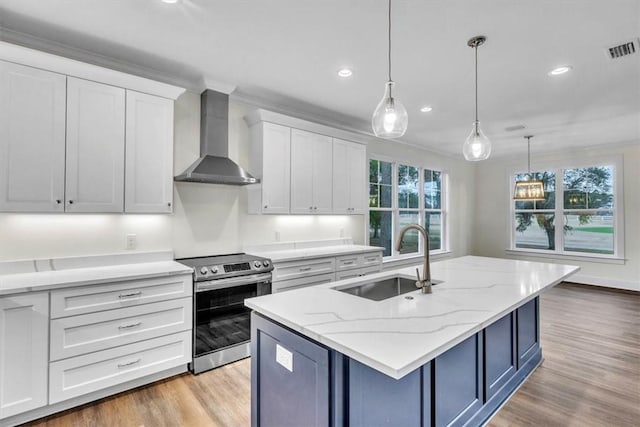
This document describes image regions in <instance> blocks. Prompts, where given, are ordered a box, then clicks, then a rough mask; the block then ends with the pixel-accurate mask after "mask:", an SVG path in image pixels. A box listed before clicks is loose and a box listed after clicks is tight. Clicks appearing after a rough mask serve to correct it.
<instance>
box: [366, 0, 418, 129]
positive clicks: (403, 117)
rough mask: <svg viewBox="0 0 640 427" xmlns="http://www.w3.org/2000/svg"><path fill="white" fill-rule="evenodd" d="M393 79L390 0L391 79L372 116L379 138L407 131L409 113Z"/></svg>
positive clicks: (373, 126)
mask: <svg viewBox="0 0 640 427" xmlns="http://www.w3.org/2000/svg"><path fill="white" fill-rule="evenodd" d="M394 85H395V83H394V82H393V80H391V0H389V81H387V83H385V87H384V96H383V97H382V100H381V101H380V103H378V106H377V107H376V110H375V111H374V112H373V116H372V117H371V127H372V128H373V133H374V134H375V135H376V136H377V137H379V138H389V139H391V138H400V137H401V136H402V135H404V133H405V132H406V131H407V125H408V124H409V115H408V114H407V109H406V108H404V105H402V103H401V102H400V101H398V100H397V99H396V98H394V97H393V86H394Z"/></svg>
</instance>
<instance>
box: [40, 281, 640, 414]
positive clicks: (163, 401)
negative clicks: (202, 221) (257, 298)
mask: <svg viewBox="0 0 640 427" xmlns="http://www.w3.org/2000/svg"><path fill="white" fill-rule="evenodd" d="M540 309H541V315H540V317H541V341H542V350H543V356H544V362H543V363H542V365H541V366H540V367H539V368H538V369H536V370H535V371H534V372H533V374H532V375H531V377H530V378H529V379H528V380H527V381H526V382H525V383H524V385H523V386H522V387H521V388H520V389H519V390H518V391H517V392H516V394H515V395H513V396H512V397H511V399H510V400H509V401H508V402H507V404H506V405H505V406H504V407H503V408H502V409H501V410H500V411H499V412H498V413H497V414H496V415H495V416H494V418H493V419H492V420H491V421H490V422H489V423H488V426H492V427H502V426H550V427H552V426H580V427H582V426H620V427H622V426H639V425H640V294H638V293H632V292H622V291H613V290H608V289H604V288H595V287H590V286H582V285H573V284H562V285H559V286H557V287H555V288H554V289H552V290H550V291H549V292H546V293H545V294H543V295H542V296H541V304H540ZM250 369H251V366H250V362H249V359H246V360H243V361H240V362H237V363H234V364H231V365H227V366H224V367H222V368H219V369H216V370H214V371H209V372H206V373H204V374H200V375H198V376H193V375H190V374H185V375H180V376H178V377H174V378H171V379H169V380H165V381H162V382H159V383H155V384H153V385H151V386H147V387H142V388H139V389H136V390H132V391H129V392H126V393H122V394H119V395H117V396H114V397H111V398H107V399H103V400H101V401H99V402H96V403H93V404H90V405H86V406H84V407H80V408H77V409H73V410H70V411H67V412H64V413H62V414H59V415H56V416H52V417H49V418H46V419H42V420H39V421H36V422H33V423H30V424H28V425H29V426H31V427H36V426H37V427H45V426H47V427H54V426H55V427H62V426H64V427H68V426H80V427H85V426H86V427H89V426H90V427H113V426H118V427H129V426H131V427H138V426H148V427H151V426H153V427H156V426H172V427H174V426H197V427H200V426H202V427H206V426H225V427H226V426H230V427H236V426H237V427H242V426H248V425H249V424H250V386H251V384H250V383H251V381H250V374H251V373H250Z"/></svg>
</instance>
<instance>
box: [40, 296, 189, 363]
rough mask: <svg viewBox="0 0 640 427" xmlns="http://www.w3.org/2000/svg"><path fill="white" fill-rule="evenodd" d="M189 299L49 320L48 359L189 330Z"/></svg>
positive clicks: (56, 358) (61, 357)
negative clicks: (49, 347) (49, 342)
mask: <svg viewBox="0 0 640 427" xmlns="http://www.w3.org/2000/svg"><path fill="white" fill-rule="evenodd" d="M191 318H192V306H191V298H190V297H189V298H181V299H176V300H170V301H161V302H156V303H153V304H145V305H138V306H134V307H127V308H119V309H117V310H109V311H105V312H98V313H90V314H83V315H80V316H73V317H63V318H60V319H54V320H52V321H51V360H52V361H54V360H59V359H66V358H68V357H73V356H79V355H81V354H86V353H91V352H94V351H99V350H105V349H107V348H111V347H115V346H120V345H125V344H131V343H133V342H136V341H141V340H146V339H149V338H155V337H158V336H162V335H168V334H172V333H176V332H181V331H186V330H189V329H191V323H192V322H191Z"/></svg>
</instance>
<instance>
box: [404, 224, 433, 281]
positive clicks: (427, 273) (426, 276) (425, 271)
mask: <svg viewBox="0 0 640 427" xmlns="http://www.w3.org/2000/svg"><path fill="white" fill-rule="evenodd" d="M409 230H417V231H418V232H419V233H420V234H422V237H424V265H423V266H422V279H421V278H420V271H419V270H418V269H417V268H416V275H417V276H418V280H417V281H416V287H417V288H422V293H423V294H430V293H431V264H430V261H429V234H428V233H427V230H425V229H424V227H422V226H420V225H418V224H409V225H407V226H406V227H404V228H403V229H402V230H400V235H399V236H398V241H397V242H396V250H397V251H398V252H400V249H402V239H403V238H404V235H405V233H406V232H407V231H409Z"/></svg>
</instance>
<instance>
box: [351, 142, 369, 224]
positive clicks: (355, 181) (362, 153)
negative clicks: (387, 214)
mask: <svg viewBox="0 0 640 427" xmlns="http://www.w3.org/2000/svg"><path fill="white" fill-rule="evenodd" d="M348 159H349V165H348V167H347V170H348V172H349V186H348V190H349V205H350V206H349V207H350V208H351V211H350V213H352V214H364V213H365V211H366V209H367V202H366V200H367V198H366V194H367V147H366V146H364V145H362V144H353V143H351V144H349V150H348Z"/></svg>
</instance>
